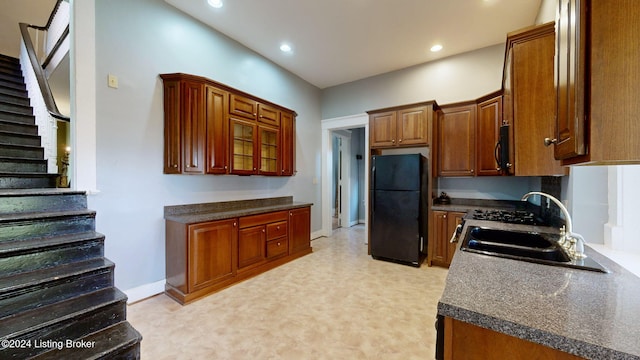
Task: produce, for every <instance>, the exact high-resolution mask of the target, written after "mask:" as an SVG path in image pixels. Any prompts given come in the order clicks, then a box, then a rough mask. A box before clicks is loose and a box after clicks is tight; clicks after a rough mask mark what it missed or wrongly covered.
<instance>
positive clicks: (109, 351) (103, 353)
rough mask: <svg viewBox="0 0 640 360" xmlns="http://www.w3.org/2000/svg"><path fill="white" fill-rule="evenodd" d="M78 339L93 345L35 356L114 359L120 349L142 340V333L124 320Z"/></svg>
mask: <svg viewBox="0 0 640 360" xmlns="http://www.w3.org/2000/svg"><path fill="white" fill-rule="evenodd" d="M78 340H83V341H86V342H90V343H91V344H93V347H85V348H82V347H76V348H73V347H64V348H63V349H62V350H58V349H52V350H50V351H47V352H45V353H42V354H40V355H38V356H36V357H34V359H38V360H47V359H51V360H58V359H85V360H97V359H114V354H117V353H119V351H120V350H122V349H126V348H129V347H132V346H134V345H136V344H138V343H139V342H140V341H142V335H140V333H139V332H138V331H137V330H136V329H134V328H133V326H131V324H130V323H129V322H126V321H123V322H120V323H117V324H114V325H111V326H109V327H106V328H104V329H102V330H100V331H97V332H95V333H92V334H89V335H87V336H85V337H83V338H82V339H78ZM118 358H119V357H118Z"/></svg>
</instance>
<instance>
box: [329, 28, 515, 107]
mask: <svg viewBox="0 0 640 360" xmlns="http://www.w3.org/2000/svg"><path fill="white" fill-rule="evenodd" d="M505 40H506V34H505ZM504 47H505V44H504V43H502V44H498V45H494V46H490V47H486V48H483V49H479V50H475V51H471V52H468V53H464V54H460V55H455V56H451V57H448V58H444V59H441V60H437V61H433V62H429V63H424V64H420V65H416V66H413V67H410V68H406V69H402V70H397V71H393V72H389V73H386V74H382V75H377V76H373V77H370V78H367V79H363V80H358V81H354V82H351V83H347V84H342V85H337V86H334V87H330V88H326V89H324V90H323V91H322V118H323V119H331V118H336V117H340V116H348V115H354V114H361V113H363V112H366V111H368V110H374V109H380V108H385V107H390V106H397V105H403V104H411V103H415V102H420V101H427V100H436V101H437V102H438V104H446V103H452V102H457V101H464V100H472V99H475V98H478V97H480V96H483V95H485V94H488V93H491V92H493V91H496V90H499V89H500V88H501V87H502V67H503V63H504Z"/></svg>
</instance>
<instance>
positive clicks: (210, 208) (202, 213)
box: [164, 196, 313, 224]
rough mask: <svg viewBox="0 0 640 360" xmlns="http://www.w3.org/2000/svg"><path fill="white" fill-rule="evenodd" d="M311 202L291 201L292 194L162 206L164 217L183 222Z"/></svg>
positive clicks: (201, 220)
mask: <svg viewBox="0 0 640 360" xmlns="http://www.w3.org/2000/svg"><path fill="white" fill-rule="evenodd" d="M311 205H313V204H312V203H306V202H297V201H293V197H292V196H283V197H276V198H266V199H253V200H238V201H223V202H213V203H202V204H189V205H173V206H165V207H164V218H165V219H166V220H171V221H175V222H179V223H183V224H195V223H200V222H207V221H214V220H223V219H230V218H235V217H241V216H248V215H256V214H263V213H268V212H274V211H284V210H292V209H298V208H303V207H309V206H311Z"/></svg>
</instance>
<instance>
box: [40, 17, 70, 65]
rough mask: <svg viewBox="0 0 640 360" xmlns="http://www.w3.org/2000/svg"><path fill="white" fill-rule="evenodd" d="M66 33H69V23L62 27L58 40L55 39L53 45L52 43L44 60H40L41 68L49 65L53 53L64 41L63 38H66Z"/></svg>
mask: <svg viewBox="0 0 640 360" xmlns="http://www.w3.org/2000/svg"><path fill="white" fill-rule="evenodd" d="M68 35H69V25H67V27H66V28H65V29H64V31H63V32H62V34H61V35H60V38H59V39H58V41H56V43H55V45H53V47H52V48H51V51H50V52H49V56H47V58H46V59H44V61H43V62H42V68H43V69H46V68H47V65H49V63H50V62H51V60H52V59H53V57H54V55H55V54H56V53H57V52H58V49H59V48H60V46H62V43H63V42H64V40H65V39H66V38H67V36H68Z"/></svg>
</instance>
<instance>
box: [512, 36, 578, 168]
mask: <svg viewBox="0 0 640 360" xmlns="http://www.w3.org/2000/svg"><path fill="white" fill-rule="evenodd" d="M554 44H555V28H554V23H548V24H544V25H540V26H535V27H530V28H526V29H522V30H519V31H515V32H512V33H509V34H508V35H507V46H506V55H505V68H504V69H505V70H504V77H503V89H504V94H505V95H504V96H505V102H504V121H505V123H507V124H508V125H510V132H511V140H512V141H510V143H511V146H510V150H511V154H510V159H511V162H512V163H513V170H512V173H513V174H515V175H517V176H545V175H564V174H565V173H566V170H565V169H563V167H562V165H561V164H560V162H559V161H557V160H556V159H555V158H554V154H553V149H551V148H549V147H547V146H546V145H545V139H546V138H548V137H549V136H550V134H552V133H553V131H554V128H555V121H554V119H555V95H554V94H555V93H554V88H553V71H554V70H553V69H554Z"/></svg>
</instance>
